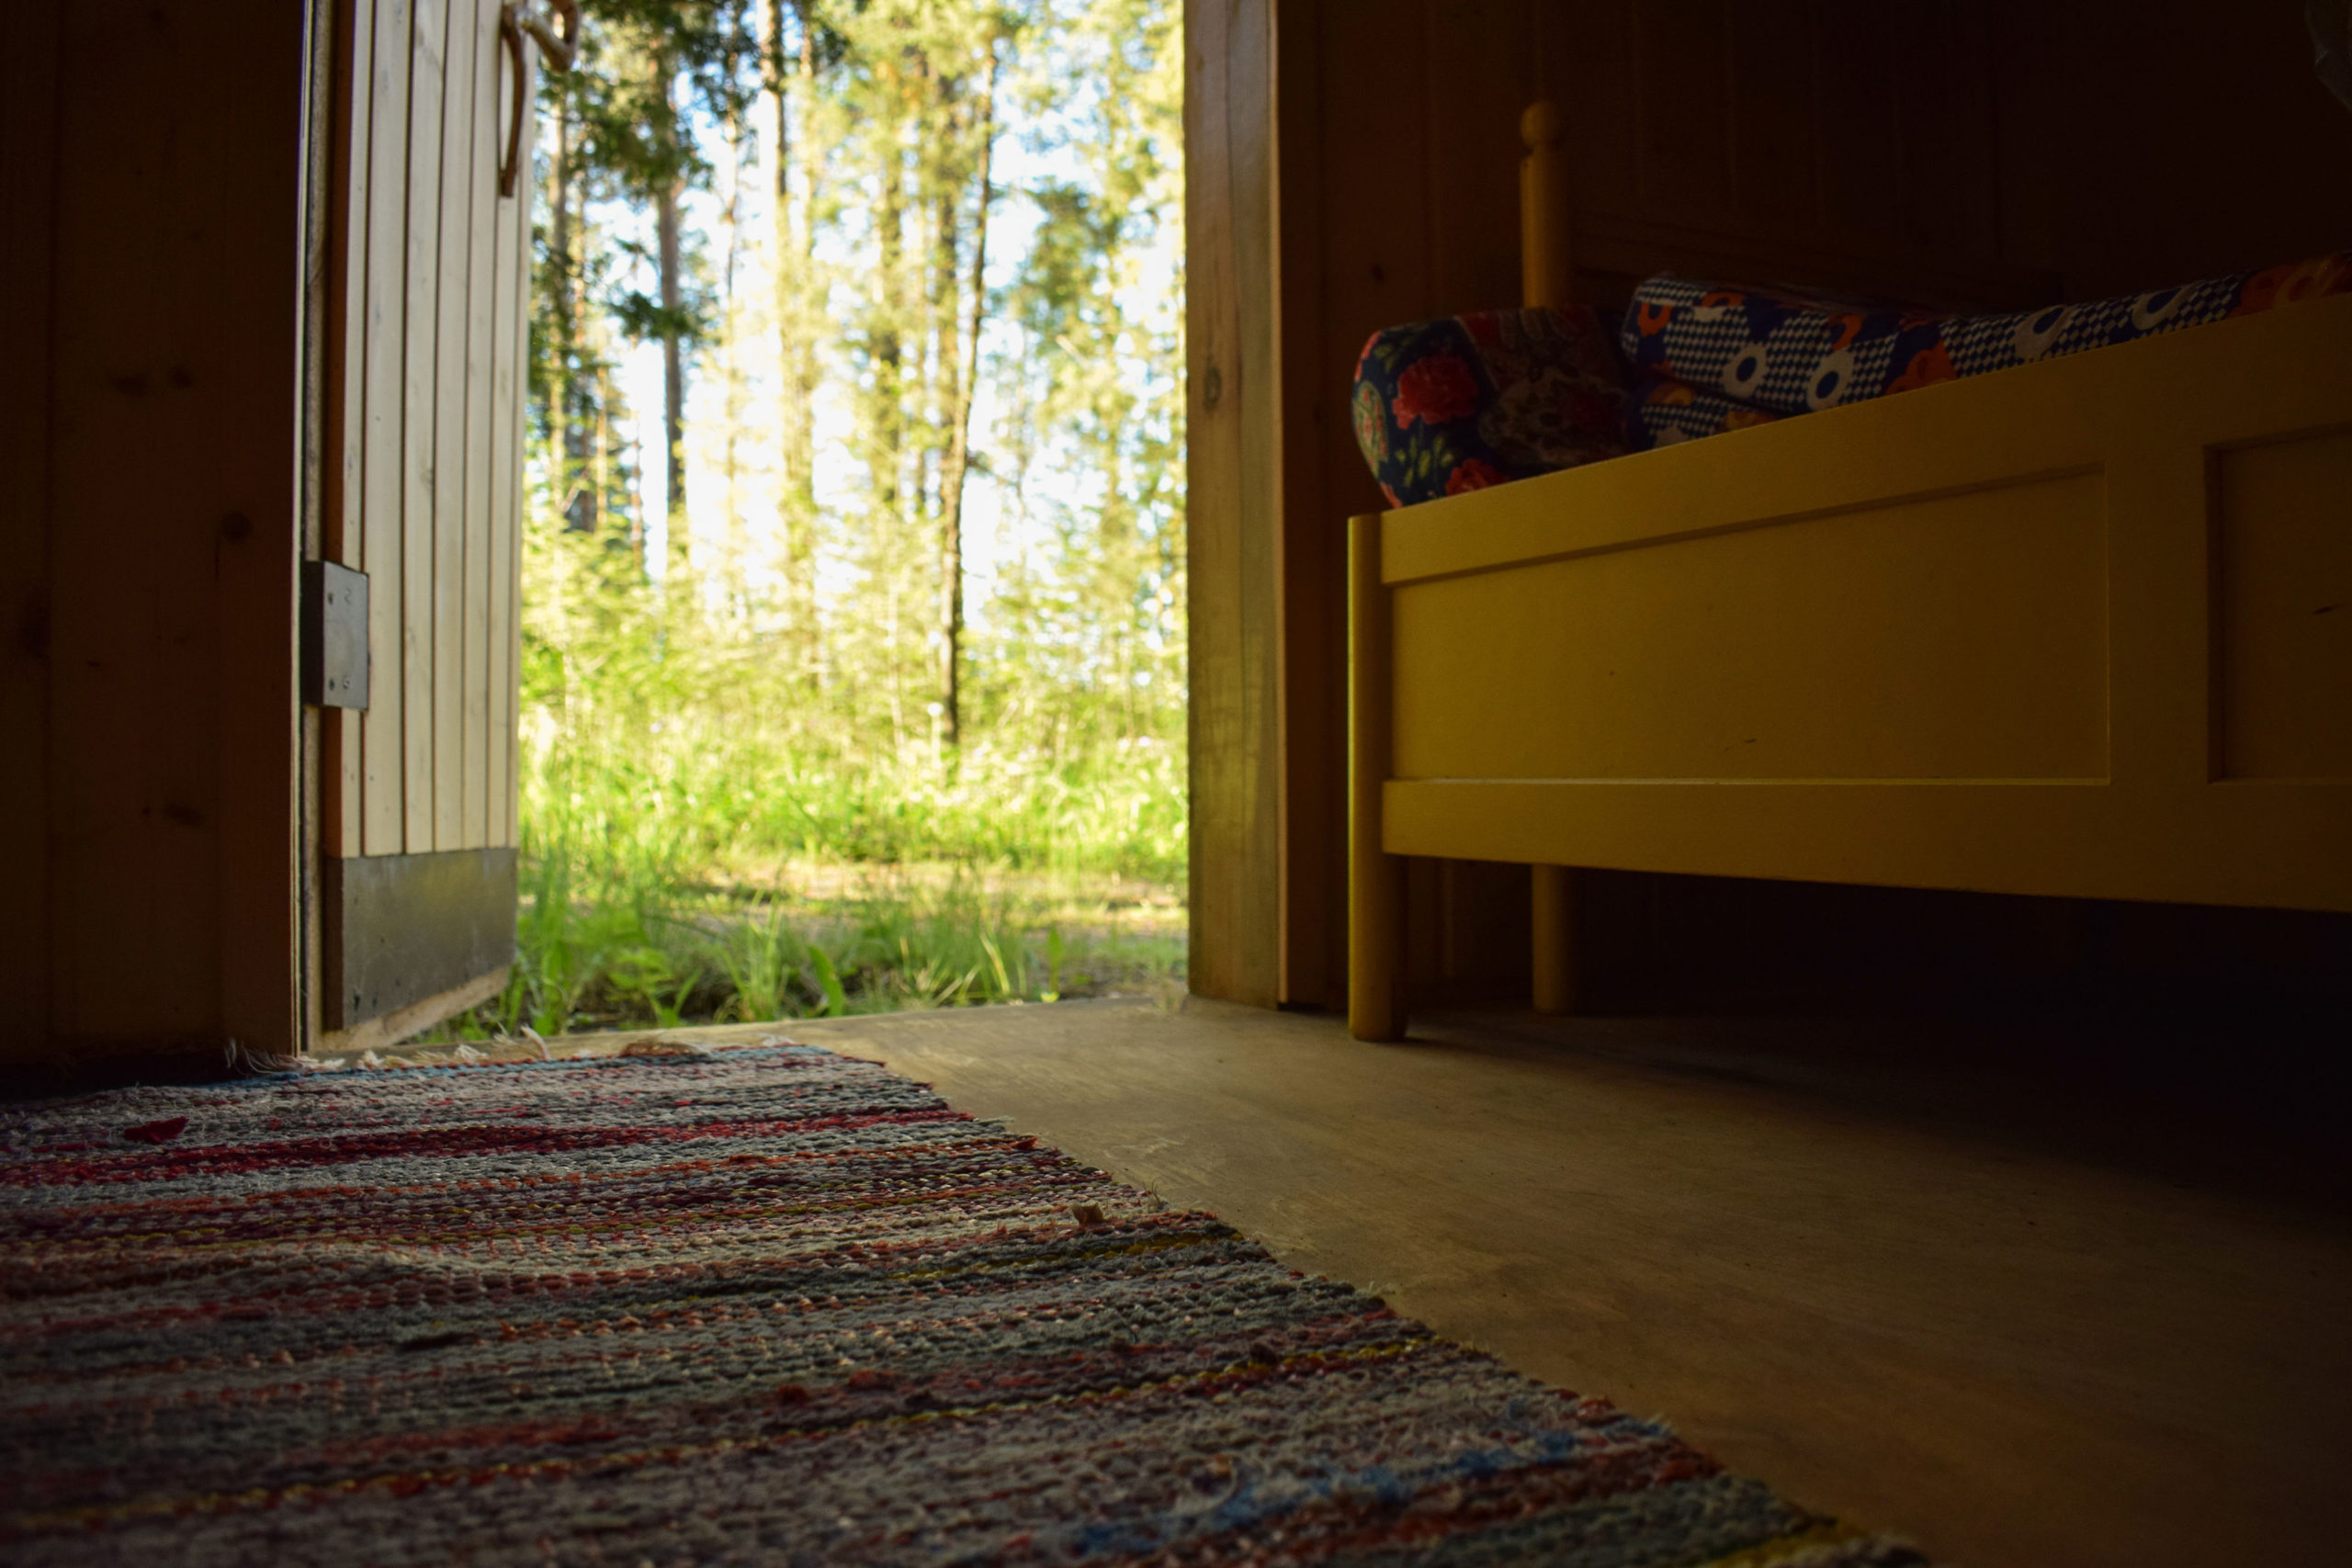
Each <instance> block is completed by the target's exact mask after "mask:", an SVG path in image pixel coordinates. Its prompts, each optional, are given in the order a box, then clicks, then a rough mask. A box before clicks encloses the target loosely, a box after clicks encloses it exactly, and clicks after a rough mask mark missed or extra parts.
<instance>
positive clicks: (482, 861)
mask: <svg viewBox="0 0 2352 1568" xmlns="http://www.w3.org/2000/svg"><path fill="white" fill-rule="evenodd" d="M567 9H568V7H567ZM339 10H340V15H339V17H338V24H339V29H340V37H339V39H338V44H337V47H338V55H337V68H336V76H337V80H336V83H335V95H334V101H335V104H336V106H337V117H336V122H335V123H336V129H337V136H338V140H337V142H336V144H335V146H334V150H333V152H332V153H331V154H330V170H329V175H328V178H329V181H330V184H331V187H332V188H331V192H330V195H329V205H330V209H331V211H332V212H333V213H334V219H335V222H334V229H333V231H332V238H331V241H330V245H329V256H328V263H327V268H328V286H327V288H326V291H325V293H326V300H327V304H326V313H327V316H328V320H327V321H324V322H322V323H321V325H322V330H323V333H324V336H325V339H326V342H327V345H328V352H327V354H326V355H325V385H324V388H323V403H324V407H323V410H322V420H321V424H322V444H323V446H324V450H323V451H322V454H321V458H322V465H321V466H322V476H321V477H322V517H321V521H320V526H319V553H320V557H321V558H322V560H323V561H325V562H328V563H332V564H333V566H339V567H341V568H343V569H345V571H346V572H348V573H356V574H363V575H364V579H365V581H364V582H362V581H359V579H358V578H356V577H353V576H349V575H345V574H344V573H338V572H335V571H334V570H332V567H329V568H323V569H322V568H319V567H313V568H312V569H311V572H310V581H308V582H307V583H306V589H307V592H306V603H305V613H306V625H305V633H306V636H305V642H306V650H307V652H308V655H309V659H310V665H309V668H308V669H307V671H306V679H307V681H308V683H309V685H310V691H309V696H310V698H311V701H312V702H313V703H314V704H317V705H319V713H320V720H319V729H318V750H317V757H318V766H317V768H316V769H315V773H314V777H315V789H316V796H315V807H316V809H315V813H314V816H313V820H314V821H315V823H316V825H317V832H316V844H317V853H318V856H319V861H318V875H317V879H316V881H315V883H314V885H313V886H314V888H315V894H314V897H313V900H312V902H313V906H314V907H313V909H312V914H311V931H312V933H313V937H314V942H313V946H312V951H313V953H315V954H316V957H315V960H314V963H313V965H312V970H311V976H312V984H311V997H312V998H313V1002H312V1006H311V1019H310V1030H309V1033H310V1036H311V1040H312V1041H313V1042H314V1043H315V1044H316V1046H317V1047H318V1048H322V1049H330V1050H332V1049H354V1048H357V1047H359V1046H362V1045H367V1044H372V1043H384V1042H389V1041H390V1040H396V1039H398V1038H400V1037H401V1036H402V1035H404V1034H408V1033H413V1032H415V1031H417V1030H420V1029H423V1028H425V1027H427V1026H429V1025H430V1024H432V1023H434V1022H435V1021H439V1020H440V1019H442V1018H444V1017H447V1015H449V1014H450V1013H453V1012H456V1011H458V1010H460V1009H463V1008H466V1007H469V1006H472V1005H474V1004H476V1003H478V1002H480V1001H482V1000H484V999H485V998H489V997H491V996H492V995H494V994H496V992H497V991H498V990H499V989H500V988H501V987H503V985H504V983H505V980H506V977H507V975H508V973H509V965H510V964H512V962H513V959H514V951H515V858H516V849H517V846H518V844H519V841H520V839H519V834H518V830H517V822H516V796H515V764H516V751H515V718H516V707H517V689H518V688H517V680H516V662H517V655H518V650H519V646H520V645H519V638H518V606H519V603H520V596H519V583H518V581H517V579H518V567H519V564H520V551H519V542H520V528H521V521H522V516H523V474H524V444H523V419H524V387H525V373H524V353H525V344H526V333H527V332H528V315H529V285H530V251H529V244H530V232H531V228H530V221H531V220H530V193H531V189H532V181H531V178H530V159H531V124H532V120H533V118H534V117H533V115H532V112H531V108H532V97H533V95H532V83H533V79H534V73H535V71H536V69H537V60H536V58H535V56H536V55H537V52H538V51H537V47H536V46H534V45H533V44H532V43H531V42H530V41H529V39H528V38H527V37H526V27H528V28H537V29H538V30H540V31H545V30H546V29H545V25H544V24H543V23H541V22H539V21H538V19H537V18H536V17H529V16H528V15H527V14H525V15H520V16H518V13H517V8H516V7H514V6H501V4H500V3H499V0H340V6H339ZM518 22H519V23H520V24H521V25H518ZM339 643H340V647H341V648H342V649H343V650H344V651H343V653H342V655H341V656H340V657H339V656H338V654H337V648H338V644H339ZM363 649H364V658H362V657H360V654H361V651H362V650H363Z"/></svg>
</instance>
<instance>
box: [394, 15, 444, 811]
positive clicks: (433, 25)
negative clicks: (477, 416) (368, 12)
mask: <svg viewBox="0 0 2352 1568" xmlns="http://www.w3.org/2000/svg"><path fill="white" fill-rule="evenodd" d="M448 19H449V13H448V6H447V0H417V6H416V25H415V29H414V32H413V36H412V38H411V40H410V50H409V114H408V247H407V254H408V352H407V362H406V372H405V374H404V376H403V377H402V380H401V387H402V391H403V396H404V404H403V409H404V412H403V421H404V424H405V427H406V428H405V431H404V440H403V443H402V447H403V451H402V462H403V467H402V471H401V481H402V482H401V661H400V671H401V779H402V782H403V801H402V804H403V807H404V809H403V811H402V814H401V815H402V840H403V842H404V845H405V847H406V850H407V852H409V853H410V854H421V853H423V852H425V851H428V850H431V849H433V848H434V847H435V845H434V831H433V829H434V812H433V785H434V777H433V742H434V739H435V735H434V728H433V655H434V645H433V568H434V559H433V518H434V513H435V505H434V479H435V472H434V466H433V465H434V458H435V456H436V454H437V450H438V449H437V446H436V445H435V426H434V418H433V413H434V404H435V397H436V394H437V393H438V391H439V383H438V381H437V379H436V375H435V372H436V370H437V369H438V366H437V364H436V362H435V358H434V344H435V338H436V336H437V335H438V328H439V325H440V318H439V306H440V290H439V288H438V284H439V281H440V265H441V127H442V123H443V121H442V102H441V100H442V97H443V94H444V51H446V50H447V47H448V36H447V33H448Z"/></svg>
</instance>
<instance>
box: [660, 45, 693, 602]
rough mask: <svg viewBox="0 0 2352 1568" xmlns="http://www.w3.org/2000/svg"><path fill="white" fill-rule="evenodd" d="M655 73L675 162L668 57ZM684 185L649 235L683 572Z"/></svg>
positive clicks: (667, 472)
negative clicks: (680, 211)
mask: <svg viewBox="0 0 2352 1568" xmlns="http://www.w3.org/2000/svg"><path fill="white" fill-rule="evenodd" d="M653 68H654V69H655V70H656V71H658V72H660V73H661V74H662V103H663V105H664V106H665V107H666V108H667V110H668V112H667V113H665V114H664V115H663V117H662V130H661V135H662V141H663V144H664V145H663V148H662V151H663V152H665V153H666V154H668V155H669V157H670V158H671V159H672V160H674V159H675V157H676V153H677V141H678V131H677V123H676V112H677V111H676V108H675V107H674V104H673V98H672V94H673V89H674V87H675V85H676V84H675V81H674V78H675V76H676V74H677V73H676V72H675V71H674V70H673V69H672V67H671V63H670V59H669V56H668V55H667V54H663V53H657V54H656V55H655V56H654V64H653ZM683 185H684V182H682V181H680V180H679V179H677V178H676V177H674V176H671V177H668V178H665V179H664V180H663V181H662V186H661V188H660V189H659V190H658V191H656V192H655V193H654V209H653V234H654V267H655V270H656V271H657V272H658V273H659V275H660V281H661V291H662V314H663V316H664V318H665V320H664V321H663V322H662V473H663V476H664V479H665V480H666V482H667V485H668V504H667V507H666V510H667V512H668V513H669V528H668V537H669V550H668V558H669V562H670V564H671V565H672V566H683V565H684V563H685V560H686V543H687V541H686V364H685V345H684V344H683V343H682V342H681V341H680V339H679V333H678V311H679V305H680V303H681V300H682V297H683V296H682V290H681V279H680V277H679V265H680V256H679V246H678V198H679V197H680V196H681V195H682V194H684V190H683Z"/></svg>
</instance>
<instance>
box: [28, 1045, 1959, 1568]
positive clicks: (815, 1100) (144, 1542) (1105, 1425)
mask: <svg viewBox="0 0 2352 1568" xmlns="http://www.w3.org/2000/svg"><path fill="white" fill-rule="evenodd" d="M0 1143H4V1144H5V1149H6V1152H5V1155H0V1368H5V1372H6V1376H5V1380H0V1450H5V1454H6V1463H5V1466H0V1559H5V1560H6V1561H7V1562H12V1563H17V1564H29V1563H61V1564H62V1563H74V1564H95V1563H109V1562H123V1563H133V1562H135V1563H140V1564H143V1565H155V1564H163V1563H198V1564H260V1563H280V1562H322V1563H331V1564H334V1565H336V1568H358V1565H360V1564H369V1563H382V1564H395V1563H424V1562H432V1563H447V1562H455V1563H469V1564H484V1565H487V1564H495V1563H516V1564H524V1563H527V1564H533V1565H543V1564H549V1563H563V1564H570V1563H581V1564H610V1565H613V1568H636V1565H638V1564H640V1563H645V1564H671V1563H737V1562H741V1563H752V1562H758V1563H809V1564H831V1563H1063V1562H1085V1563H1123V1562H1154V1563H1170V1564H1177V1563H1183V1564H1193V1563H1200V1564H1206V1563H1229V1562H1280V1563H1365V1564H1372V1563H1383V1564H1385V1563H1398V1564H1402V1563H1423V1562H1444V1563H1510V1562H1544V1563H1569V1564H1578V1565H1582V1568H1621V1565H1623V1568H1631V1565H1634V1564H1668V1563H1702V1562H1714V1563H1724V1564H1733V1563H1736V1564H1741V1565H1743V1568H1760V1565H1763V1564H1772V1565H1774V1568H1796V1565H1798V1564H1803V1565H1804V1568H1833V1565H1835V1568H1856V1565H1863V1564H1870V1565H1878V1568H1894V1565H1895V1564H1916V1563H1918V1562H1921V1559H1920V1558H1918V1557H1917V1555H1916V1554H1915V1553H1913V1552H1912V1551H1909V1550H1907V1549H1906V1548H1905V1547H1903V1546H1901V1545H1899V1544H1896V1543H1893V1542H1890V1541H1887V1540H1882V1539H1877V1538H1871V1537H1867V1536H1863V1535H1859V1534H1857V1533H1855V1532H1853V1531H1850V1530H1848V1529H1843V1528H1841V1527H1840V1526H1838V1525H1837V1524H1835V1523H1834V1522H1832V1521H1829V1520H1826V1519H1823V1518H1821V1517H1817V1516H1815V1515H1811V1514H1808V1513H1806V1512H1804V1510H1801V1509H1799V1508H1797V1507H1794V1506H1791V1505H1790V1504H1788V1503H1785V1502H1782V1501H1781V1499H1779V1498H1778V1497H1776V1496H1774V1495H1772V1493H1771V1492H1770V1490H1768V1489H1767V1488H1765V1487H1764V1486H1762V1485H1760V1484H1758V1483H1755V1482H1752V1481H1747V1480H1743V1479H1741V1478H1738V1477H1736V1476H1733V1475H1727V1474H1725V1473H1724V1472H1723V1471H1722V1470H1721V1469H1720V1468H1719V1467H1718V1466H1716V1465H1715V1464H1714V1463H1713V1461H1710V1460H1709V1459H1707V1458H1706V1456H1704V1455H1703V1454H1701V1453H1698V1452H1696V1451H1694V1450H1691V1449H1690V1448H1689V1447H1686V1446H1685V1445H1684V1444H1683V1443H1682V1442H1680V1441H1679V1439H1677V1438H1675V1437H1674V1436H1673V1435H1672V1434H1671V1433H1670V1432H1668V1430H1667V1429H1666V1428H1665V1427H1660V1426H1658V1425H1657V1424H1655V1423H1653V1422H1648V1421H1642V1420H1636V1419H1634V1418H1633V1417H1631V1416H1625V1415H1623V1414H1621V1413H1619V1412H1618V1411H1616V1410H1614V1409H1612V1408H1611V1406H1610V1405H1609V1404H1606V1403H1605V1402H1603V1401H1600V1400H1598V1399H1582V1398H1578V1397H1577V1395H1575V1394H1572V1393H1565V1392H1563V1391H1561V1390H1558V1389H1554V1388H1548V1387H1544V1386H1543V1385H1541V1384H1538V1383H1535V1382H1530V1381H1528V1380H1527V1379H1525V1378H1523V1377H1521V1376H1519V1375H1518V1374H1516V1373H1514V1372H1512V1371H1509V1370H1507V1369H1506V1368H1504V1367H1502V1366H1500V1365H1498V1363H1497V1362H1495V1361H1494V1360H1493V1359H1490V1358H1488V1357H1487V1356H1485V1355H1482V1354H1479V1353H1478V1352H1476V1351H1474V1350H1470V1349H1466V1348H1464V1347H1462V1346H1459V1345H1455V1344H1452V1343H1449V1342H1448V1341H1446V1340H1444V1339H1442V1338H1439V1337H1435V1336H1434V1335H1432V1334H1430V1332H1429V1331H1428V1330H1427V1329H1425V1328H1423V1327H1422V1326H1420V1325H1418V1324H1415V1323H1412V1322H1410V1321H1408V1320H1407V1319H1404V1318H1401V1317H1399V1316H1397V1314H1395V1313H1393V1312H1390V1311H1388V1310H1386V1309H1385V1308H1384V1307H1383V1306H1382V1304H1381V1303H1379V1302H1378V1301H1377V1300H1374V1299H1373V1298H1371V1297H1367V1296H1364V1295H1362V1294H1359V1293H1357V1292H1354V1291H1352V1290H1350V1289H1348V1288H1347V1287H1345V1286H1341V1285H1337V1284H1332V1283H1329V1282H1328V1281H1325V1280H1313V1279H1303V1278H1301V1277H1300V1276H1298V1275H1296V1274H1295V1273H1293V1272H1291V1271H1290V1270H1289V1269H1284V1268H1283V1267H1282V1266H1281V1265H1280V1264H1279V1263H1277V1262H1275V1261H1274V1259H1273V1258H1272V1257H1270V1256H1269V1255H1268V1254H1267V1253H1266V1252H1265V1250H1264V1249H1263V1248H1261V1247H1258V1246H1257V1245H1255V1244H1254V1243H1251V1242H1250V1241H1248V1240H1246V1239H1244V1238H1243V1237H1242V1236H1240V1235H1237V1234H1235V1233H1234V1232H1233V1231H1232V1230H1231V1229H1229V1228H1227V1226H1225V1225H1224V1224H1219V1223H1218V1222H1217V1221H1216V1219H1215V1218H1214V1217H1212V1216H1210V1215H1208V1214H1204V1213H1176V1212H1172V1211H1170V1210H1168V1209H1166V1208H1164V1207H1163V1206H1162V1205H1160V1204H1159V1203H1158V1202H1157V1201H1154V1200H1153V1199H1152V1198H1151V1197H1150V1196H1149V1195H1148V1194H1147V1193H1144V1192H1140V1191H1137V1190H1135V1189H1132V1188H1128V1187H1122V1186H1120V1185H1118V1184H1117V1183H1116V1182H1114V1181H1113V1180H1112V1179H1109V1178H1108V1177H1106V1176H1104V1175H1103V1174H1102V1173H1101V1172H1100V1171H1095V1170H1091V1169H1089V1168H1086V1167H1084V1166H1082V1165H1080V1164H1078V1163H1076V1162H1075V1161H1072V1160H1071V1159H1069V1158H1068V1157H1067V1156H1063V1155H1061V1154H1059V1153H1057V1152H1056V1151H1055V1150H1053V1149H1051V1148H1046V1147H1042V1146H1040V1145H1038V1144H1037V1143H1036V1142H1035V1140H1033V1139H1030V1138H1026V1137H1022V1136H1018V1135H1016V1134H1012V1133H1009V1132H1007V1131H1005V1130H1004V1129H1003V1128H1002V1127H1001V1126H998V1125H994V1124H990V1123H987V1122H975V1121H973V1120H971V1119H970V1118H969V1117H967V1116H964V1115H962V1114H959V1113H958V1112H956V1111H952V1110H950V1109H949V1108H948V1107H947V1106H946V1105H945V1104H944V1103H943V1102H942V1101H941V1100H939V1098H938V1097H937V1096H936V1095H934V1094H933V1093H932V1092H930V1090H929V1089H928V1088H927V1087H926V1086H924V1085H922V1084H917V1083H912V1082H910V1081H908V1080H907V1079H905V1078H902V1077H897V1076H895V1075H893V1074H891V1073H889V1072H888V1071H886V1070H884V1069H883V1068H882V1067H881V1066H878V1065H876V1064H874V1063H871V1062H864V1061H859V1060H857V1059H855V1058H853V1057H848V1056H842V1055H834V1054H832V1053H830V1052H827V1051H822V1050H818V1049H815V1048H812V1047H809V1046H803V1045H797V1044H792V1043H786V1042H781V1041H777V1042H773V1043H770V1044H768V1045H765V1046H762V1047H758V1048H751V1049H742V1050H731V1051H724V1052H712V1053H707V1054H704V1055H675V1056H668V1057H652V1058H641V1059H630V1058H627V1057H621V1058H605V1059H601V1060H578V1061H559V1062H548V1063H530V1064H524V1065H513V1066H452V1067H419V1068H409V1069H403V1070H390V1071H349V1072H309V1073H299V1074H284V1075H280V1076H277V1077H263V1078H255V1079H248V1080H245V1081H243V1082H237V1083H232V1084H225V1085H212V1086H209V1087H204V1088H175V1089H131V1090H122V1091H114V1092H109V1093H106V1094H101V1095H96V1096H91V1097H86V1098H81V1099H74V1100H51V1101H46V1102H38V1103H32V1104H24V1105H17V1106H14V1107H9V1108H6V1109H4V1110H0Z"/></svg>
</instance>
